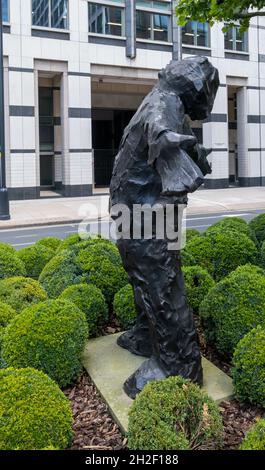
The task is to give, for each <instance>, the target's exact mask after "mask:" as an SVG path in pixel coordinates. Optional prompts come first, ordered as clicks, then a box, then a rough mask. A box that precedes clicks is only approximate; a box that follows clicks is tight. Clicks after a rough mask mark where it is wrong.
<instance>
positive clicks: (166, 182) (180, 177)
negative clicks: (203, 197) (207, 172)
mask: <svg viewBox="0 0 265 470" xmlns="http://www.w3.org/2000/svg"><path fill="white" fill-rule="evenodd" d="M155 168H156V170H157V172H158V173H159V175H160V177H161V182H162V195H168V196H172V195H175V196H183V195H185V194H187V193H191V192H193V191H195V190H196V189H197V188H198V187H199V186H200V185H201V184H202V183H203V174H202V172H201V170H200V168H199V167H198V166H197V165H196V163H195V162H194V161H193V160H192V159H191V158H190V157H189V155H188V154H187V152H185V150H182V149H181V148H178V149H176V150H175V149H174V151H173V152H172V151H171V152H170V151H168V150H167V151H165V152H162V154H161V155H160V157H159V158H158V159H157V160H156V162H155Z"/></svg>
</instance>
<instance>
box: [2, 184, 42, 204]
mask: <svg viewBox="0 0 265 470" xmlns="http://www.w3.org/2000/svg"><path fill="white" fill-rule="evenodd" d="M8 195H9V199H10V201H18V200H21V199H38V198H39V197H40V188H39V187H29V188H8Z"/></svg>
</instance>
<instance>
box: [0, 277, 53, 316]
mask: <svg viewBox="0 0 265 470" xmlns="http://www.w3.org/2000/svg"><path fill="white" fill-rule="evenodd" d="M46 299H47V294H46V292H45V290H43V288H42V287H41V285H40V284H39V282H38V281H36V280H35V279H30V278H28V277H21V276H18V277H10V278H8V279H3V280H2V281H0V300H1V301H2V302H5V303H7V304H9V305H10V306H11V307H12V308H13V309H14V310H16V312H18V313H19V312H21V311H22V310H23V309H24V308H26V307H28V306H29V305H31V304H37V303H39V302H43V301H44V300H46Z"/></svg>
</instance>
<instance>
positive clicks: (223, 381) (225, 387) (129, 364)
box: [83, 333, 233, 433]
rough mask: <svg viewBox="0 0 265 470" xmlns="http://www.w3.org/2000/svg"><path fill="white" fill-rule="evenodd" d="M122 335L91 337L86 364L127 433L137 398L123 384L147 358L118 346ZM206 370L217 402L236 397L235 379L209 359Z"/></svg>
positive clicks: (206, 382) (206, 380) (208, 387)
mask: <svg viewBox="0 0 265 470" xmlns="http://www.w3.org/2000/svg"><path fill="white" fill-rule="evenodd" d="M119 335H120V333H117V334H114V335H109V336H102V337H100V338H96V339H92V340H90V341H89V342H88V344H87V346H86V349H85V352H84V358H83V364H84V367H85V369H86V370H87V372H88V374H89V375H90V377H91V379H92V380H93V382H94V384H95V385H96V387H97V389H98V390H99V392H100V394H101V395H102V397H103V399H104V400H105V401H106V403H107V405H108V407H109V410H110V412H111V414H112V416H113V418H114V419H115V421H116V422H117V423H118V425H119V426H120V428H121V430H122V431H123V432H124V433H126V432H127V430H128V411H129V408H130V406H131V404H132V402H133V400H131V399H130V398H129V397H128V396H127V395H126V394H125V393H124V391H123V388H122V386H123V383H124V381H125V380H126V379H127V378H128V377H129V375H131V374H132V373H133V372H134V371H135V370H136V369H137V368H138V367H139V366H140V365H141V363H142V362H143V361H144V360H145V358H143V357H140V356H135V355H134V354H131V353H129V352H128V351H126V350H125V349H122V348H120V347H119V346H118V345H117V338H118V336H119ZM203 373H204V384H203V389H204V390H206V392H207V393H208V395H210V396H211V397H212V398H213V399H214V400H215V401H216V402H218V403H219V402H221V401H223V400H227V399H229V398H231V397H232V395H233V386H232V379H231V378H230V377H228V375H226V374H225V373H224V372H223V371H221V370H220V369H218V368H217V367H216V366H215V365H214V364H212V363H211V362H209V361H208V360H207V359H205V358H203Z"/></svg>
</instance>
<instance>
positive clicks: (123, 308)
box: [113, 284, 137, 330]
mask: <svg viewBox="0 0 265 470" xmlns="http://www.w3.org/2000/svg"><path fill="white" fill-rule="evenodd" d="M113 311H114V313H115V315H116V317H117V320H118V322H119V324H120V326H121V327H122V328H123V329H125V330H128V329H129V328H131V327H132V326H133V325H134V324H135V320H136V315H137V314H136V309H135V303H134V294H133V288H132V286H131V284H127V285H126V286H124V287H122V288H121V289H120V290H119V291H118V292H117V293H116V294H115V297H114V301H113Z"/></svg>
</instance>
